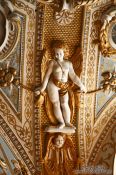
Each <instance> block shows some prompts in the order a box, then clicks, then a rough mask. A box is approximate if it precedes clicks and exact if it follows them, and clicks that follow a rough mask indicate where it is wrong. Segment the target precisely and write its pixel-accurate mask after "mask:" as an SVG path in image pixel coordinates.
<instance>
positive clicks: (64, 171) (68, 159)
mask: <svg viewBox="0 0 116 175" xmlns="http://www.w3.org/2000/svg"><path fill="white" fill-rule="evenodd" d="M76 163H77V157H76V156H75V153H74V147H73V143H72V140H71V139H70V138H69V137H68V136H67V135H63V134H55V135H54V136H51V137H50V139H49V141H48V145H47V153H46V155H45V158H44V164H43V171H44V172H43V174H44V175H74V168H75V166H76Z"/></svg>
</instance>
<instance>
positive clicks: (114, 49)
mask: <svg viewBox="0 0 116 175" xmlns="http://www.w3.org/2000/svg"><path fill="white" fill-rule="evenodd" d="M115 13H116V10H114V11H113V12H112V13H111V12H110V13H109V14H107V15H106V16H105V19H104V21H103V25H102V27H101V30H100V50H101V53H102V55H103V56H105V57H106V56H107V57H110V56H111V55H114V54H116V43H114V42H113V40H112V36H111V35H112V27H113V25H115V24H116V16H115Z"/></svg>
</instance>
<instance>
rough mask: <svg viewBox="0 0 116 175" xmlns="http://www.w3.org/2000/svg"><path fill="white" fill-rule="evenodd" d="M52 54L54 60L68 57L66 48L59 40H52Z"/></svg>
mask: <svg viewBox="0 0 116 175" xmlns="http://www.w3.org/2000/svg"><path fill="white" fill-rule="evenodd" d="M51 47H52V50H53V54H54V56H55V58H56V59H58V60H59V59H63V58H65V59H67V58H68V56H69V48H68V46H67V45H66V44H65V43H64V42H63V41H61V40H54V41H53V42H52V44H51Z"/></svg>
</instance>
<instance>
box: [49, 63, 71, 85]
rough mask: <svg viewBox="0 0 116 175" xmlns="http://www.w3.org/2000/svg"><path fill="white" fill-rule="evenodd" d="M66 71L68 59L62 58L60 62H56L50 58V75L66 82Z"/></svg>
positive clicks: (67, 69)
mask: <svg viewBox="0 0 116 175" xmlns="http://www.w3.org/2000/svg"><path fill="white" fill-rule="evenodd" d="M68 73H69V61H67V60H63V61H62V62H58V61H55V60H52V76H54V78H55V79H57V80H59V81H61V82H67V81H68Z"/></svg>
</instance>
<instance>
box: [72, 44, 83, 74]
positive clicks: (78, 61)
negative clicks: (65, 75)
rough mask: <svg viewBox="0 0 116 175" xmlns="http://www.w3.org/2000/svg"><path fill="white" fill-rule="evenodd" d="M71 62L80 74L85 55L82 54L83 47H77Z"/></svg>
mask: <svg viewBox="0 0 116 175" xmlns="http://www.w3.org/2000/svg"><path fill="white" fill-rule="evenodd" d="M71 62H72V64H73V68H74V71H75V73H76V74H77V75H78V76H80V74H81V71H82V62H83V56H82V49H81V47H77V48H76V49H75V52H74V54H73V55H72V57H71Z"/></svg>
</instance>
